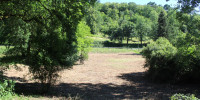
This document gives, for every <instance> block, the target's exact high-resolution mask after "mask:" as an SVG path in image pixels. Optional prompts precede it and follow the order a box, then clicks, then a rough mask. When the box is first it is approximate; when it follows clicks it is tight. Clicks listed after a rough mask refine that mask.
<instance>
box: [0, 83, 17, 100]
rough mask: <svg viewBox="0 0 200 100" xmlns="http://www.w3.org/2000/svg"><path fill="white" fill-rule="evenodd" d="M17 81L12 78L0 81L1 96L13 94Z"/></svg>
mask: <svg viewBox="0 0 200 100" xmlns="http://www.w3.org/2000/svg"><path fill="white" fill-rule="evenodd" d="M14 86H15V82H14V81H12V80H9V81H8V80H5V81H4V82H1V83H0V97H1V98H2V97H5V96H13V95H14V93H13V91H14Z"/></svg>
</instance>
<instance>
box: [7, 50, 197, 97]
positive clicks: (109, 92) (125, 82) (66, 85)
mask: <svg viewBox="0 0 200 100" xmlns="http://www.w3.org/2000/svg"><path fill="white" fill-rule="evenodd" d="M144 62H145V60H144V59H143V58H142V56H141V55H137V54H133V53H115V54H98V53H90V54H89V59H88V61H86V62H85V64H83V65H75V66H74V67H73V69H71V70H64V71H62V72H61V73H60V75H61V78H60V79H58V80H59V81H58V83H57V84H56V85H55V86H53V87H52V88H51V91H50V92H49V96H68V95H69V94H70V95H71V96H78V97H80V98H82V99H83V100H113V99H114V100H121V99H126V100H127V99H128V100H129V99H131V100H132V99H166V100H167V99H169V97H170V96H171V95H172V94H174V93H194V94H199V89H200V88H199V87H198V88H197V87H193V86H192V87H191V86H190V85H189V86H185V85H184V86H174V85H173V86H172V85H168V84H153V83H150V82H147V81H145V79H144V77H143V76H144V71H145V69H144V68H143V65H144ZM26 73H27V69H23V71H22V72H17V71H16V70H14V69H11V70H9V71H7V72H6V73H5V75H6V76H7V77H10V78H12V79H16V80H18V82H19V85H21V86H24V87H30V86H32V87H37V84H35V83H32V81H30V80H29V81H27V79H28V78H26V76H24V75H26ZM31 89H33V88H30V89H29V90H30V91H32V90H31Z"/></svg>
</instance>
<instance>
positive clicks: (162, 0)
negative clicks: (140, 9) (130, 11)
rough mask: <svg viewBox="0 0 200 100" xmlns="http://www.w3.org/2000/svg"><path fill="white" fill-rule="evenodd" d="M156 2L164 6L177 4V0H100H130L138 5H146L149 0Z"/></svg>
mask: <svg viewBox="0 0 200 100" xmlns="http://www.w3.org/2000/svg"><path fill="white" fill-rule="evenodd" d="M150 1H151V2H155V3H156V4H157V5H162V6H164V5H165V4H169V5H170V6H175V5H176V4H177V0H170V1H168V2H166V0H100V2H101V3H106V2H118V3H123V2H126V3H129V2H135V3H136V4H138V5H146V4H147V3H149V2H150Z"/></svg>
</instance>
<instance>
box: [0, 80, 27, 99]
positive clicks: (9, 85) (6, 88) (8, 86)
mask: <svg viewBox="0 0 200 100" xmlns="http://www.w3.org/2000/svg"><path fill="white" fill-rule="evenodd" d="M14 87H15V82H14V81H12V80H5V81H4V82H0V100H28V98H25V97H23V96H19V95H17V94H15V93H14Z"/></svg>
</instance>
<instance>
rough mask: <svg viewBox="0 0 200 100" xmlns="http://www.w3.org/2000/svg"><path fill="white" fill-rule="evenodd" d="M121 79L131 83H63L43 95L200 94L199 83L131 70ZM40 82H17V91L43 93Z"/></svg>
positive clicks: (94, 99)
mask: <svg viewBox="0 0 200 100" xmlns="http://www.w3.org/2000/svg"><path fill="white" fill-rule="evenodd" d="M118 78H121V79H124V80H126V81H129V82H130V84H124V85H114V84H91V83H77V84H76V83H60V84H58V85H55V86H53V87H51V89H50V91H49V92H48V93H46V94H45V95H42V96H47V97H53V96H56V97H63V96H65V97H67V96H68V95H69V94H70V95H71V96H72V97H74V96H77V95H79V96H80V97H81V98H82V99H83V100H113V99H114V100H119V99H154V100H156V99H157V100H168V99H169V97H170V96H171V95H172V94H175V93H184V94H188V93H190V94H196V96H197V97H199V95H198V94H200V91H199V90H200V87H199V86H196V85H179V86H178V85H169V84H155V83H151V82H148V81H145V79H144V73H143V72H138V73H128V74H122V75H120V76H118ZM40 88H41V84H39V83H17V84H16V92H17V93H19V94H22V93H23V94H24V95H41V94H39V93H40Z"/></svg>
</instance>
